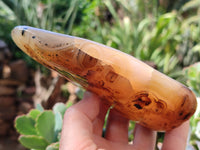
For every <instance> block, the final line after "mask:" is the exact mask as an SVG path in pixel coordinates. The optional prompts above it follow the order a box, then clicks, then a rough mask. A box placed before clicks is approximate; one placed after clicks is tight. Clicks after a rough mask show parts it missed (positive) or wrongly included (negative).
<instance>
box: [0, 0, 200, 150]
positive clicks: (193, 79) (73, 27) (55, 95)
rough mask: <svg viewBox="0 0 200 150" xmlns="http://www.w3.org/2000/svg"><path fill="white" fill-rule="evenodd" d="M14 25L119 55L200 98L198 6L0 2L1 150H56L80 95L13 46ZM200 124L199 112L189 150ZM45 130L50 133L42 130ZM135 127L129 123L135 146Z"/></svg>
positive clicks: (189, 2)
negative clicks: (83, 41)
mask: <svg viewBox="0 0 200 150" xmlns="http://www.w3.org/2000/svg"><path fill="white" fill-rule="evenodd" d="M17 25H29V26H33V27H37V28H42V29H47V30H51V31H54V32H59V33H64V34H70V35H74V36H78V37H83V38H87V39H90V40H93V41H96V42H99V43H103V44H105V45H107V46H111V47H114V48H116V49H119V50H122V51H123V52H126V53H129V54H130V55H133V56H134V57H136V58H138V59H140V60H142V61H144V62H146V63H147V64H149V65H151V66H152V67H154V68H156V69H157V70H159V71H160V72H163V73H164V74H166V75H168V76H170V77H171V78H174V79H175V80H178V81H179V82H182V83H183V84H185V85H187V86H188V87H189V88H191V89H192V90H193V91H194V93H195V94H196V96H197V97H199V96H200V63H199V62H200V1H199V0H143V1H141V0H102V1H101V0H34V1H31V0H0V149H4V150H6V149H19V150H23V149H25V148H24V147H23V146H22V145H20V144H19V143H18V140H19V141H20V142H21V143H22V144H23V145H24V146H25V147H27V148H29V149H38V150H39V149H41V150H42V149H48V150H50V149H53V150H54V149H55V150H56V149H58V146H59V142H58V141H59V137H60V130H61V127H62V117H63V113H64V111H65V110H66V109H67V108H68V107H69V106H70V105H72V104H74V103H76V102H77V101H79V100H80V99H81V97H82V94H83V90H82V89H80V88H78V87H76V86H74V85H72V84H71V83H69V82H68V81H66V80H65V79H63V78H61V77H59V76H58V75H57V73H55V72H53V71H50V70H48V69H46V68H45V67H43V66H41V65H40V64H38V63H37V62H35V61H34V60H32V59H31V58H30V57H28V56H27V55H26V54H24V53H23V52H22V51H21V50H19V49H18V48H17V47H16V45H15V44H14V43H13V41H12V39H11V35H10V33H11V30H12V29H13V28H14V27H15V26H17ZM47 109H53V110H52V111H46V110H47ZM23 114H24V115H23ZM19 115H23V116H22V117H18V119H17V120H15V118H16V116H19ZM199 117H200V114H199V109H197V112H196V113H195V115H194V116H193V117H192V118H191V120H190V124H191V126H190V134H189V137H188V145H187V150H198V149H200V122H199V121H200V118H199ZM44 118H46V119H44ZM52 118H53V119H52ZM49 120H52V121H49ZM36 125H37V127H36ZM47 125H48V126H51V127H52V128H50V127H49V128H47V129H46V130H45V131H41V129H42V128H43V127H45V126H47ZM133 128H134V123H133V122H131V123H130V129H129V130H130V133H129V134H130V137H129V138H130V140H131V139H132V138H133V137H132V132H133V130H132V129H133ZM16 129H17V131H18V132H16ZM52 129H53V130H52ZM19 133H20V134H21V136H20V138H19V139H18V136H19ZM47 133H51V134H50V135H49V134H48V135H47ZM77 136H78V135H77ZM163 136H164V134H163V133H159V134H158V140H157V149H159V147H160V145H162V140H163ZM30 141H31V142H30Z"/></svg>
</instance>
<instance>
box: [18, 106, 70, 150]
mask: <svg viewBox="0 0 200 150" xmlns="http://www.w3.org/2000/svg"><path fill="white" fill-rule="evenodd" d="M66 109H67V106H66V105H64V104H63V103H57V104H56V105H55V106H54V107H53V111H50V110H43V108H42V107H41V106H40V107H38V108H37V109H33V110H31V111H30V112H29V113H28V114H26V115H22V116H18V117H17V118H16V120H15V128H16V129H17V131H18V132H19V133H20V137H19V142H20V143H21V144H22V145H23V146H24V147H26V148H29V149H35V150H44V149H46V150H58V149H59V139H60V132H61V129H62V121H63V117H64V113H65V111H66Z"/></svg>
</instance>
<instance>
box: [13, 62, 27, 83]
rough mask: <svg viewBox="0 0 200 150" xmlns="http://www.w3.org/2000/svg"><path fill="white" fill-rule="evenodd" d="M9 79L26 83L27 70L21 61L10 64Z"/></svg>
mask: <svg viewBox="0 0 200 150" xmlns="http://www.w3.org/2000/svg"><path fill="white" fill-rule="evenodd" d="M10 69H11V77H10V78H12V79H16V80H18V81H22V82H26V81H27V79H28V68H27V66H26V63H25V62H24V61H23V60H18V61H15V62H12V63H11V64H10Z"/></svg>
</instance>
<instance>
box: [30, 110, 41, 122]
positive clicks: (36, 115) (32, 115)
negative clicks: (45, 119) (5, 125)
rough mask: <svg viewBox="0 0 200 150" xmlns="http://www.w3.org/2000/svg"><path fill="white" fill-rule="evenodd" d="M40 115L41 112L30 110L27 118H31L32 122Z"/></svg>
mask: <svg viewBox="0 0 200 150" xmlns="http://www.w3.org/2000/svg"><path fill="white" fill-rule="evenodd" d="M40 113H41V111H39V110H37V109H32V110H31V111H30V112H29V113H28V116H29V117H31V118H33V119H34V120H35V119H36V118H37V117H38V115H39V114H40Z"/></svg>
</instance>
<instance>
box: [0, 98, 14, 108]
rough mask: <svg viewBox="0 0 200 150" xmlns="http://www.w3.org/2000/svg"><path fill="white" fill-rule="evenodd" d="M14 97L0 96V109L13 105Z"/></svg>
mask: <svg viewBox="0 0 200 150" xmlns="http://www.w3.org/2000/svg"><path fill="white" fill-rule="evenodd" d="M15 101H16V99H15V97H11V96H7V97H5V96H0V108H3V107H9V106H12V105H14V104H15Z"/></svg>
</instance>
